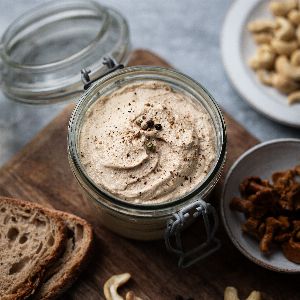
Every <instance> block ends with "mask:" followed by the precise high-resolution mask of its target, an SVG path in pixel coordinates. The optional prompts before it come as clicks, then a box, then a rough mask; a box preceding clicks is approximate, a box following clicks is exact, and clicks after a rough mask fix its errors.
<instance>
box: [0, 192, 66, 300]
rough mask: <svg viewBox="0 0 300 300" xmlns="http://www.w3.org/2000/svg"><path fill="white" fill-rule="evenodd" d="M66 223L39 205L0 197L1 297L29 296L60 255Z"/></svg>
mask: <svg viewBox="0 0 300 300" xmlns="http://www.w3.org/2000/svg"><path fill="white" fill-rule="evenodd" d="M64 242H65V225H64V223H63V222H62V220H61V218H60V217H59V216H58V215H57V213H55V212H53V211H52V210H49V209H45V208H43V207H42V206H40V205H37V204H34V203H31V202H25V201H21V200H16V199H11V198H6V197H0V299H1V300H19V299H22V300H23V299H26V298H28V297H29V296H30V295H31V294H32V293H33V292H34V291H35V290H36V288H37V286H38V285H39V284H40V282H41V281H42V279H43V277H44V275H45V272H46V268H47V267H49V265H51V264H52V263H53V262H54V261H55V260H56V259H57V258H58V257H59V256H60V254H61V251H62V250H63V247H64Z"/></svg>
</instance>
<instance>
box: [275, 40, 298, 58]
mask: <svg viewBox="0 0 300 300" xmlns="http://www.w3.org/2000/svg"><path fill="white" fill-rule="evenodd" d="M271 45H272V47H273V48H274V50H275V51H276V52H277V53H278V54H282V55H290V54H291V53H292V52H293V51H295V50H296V49H297V48H298V43H297V42H296V41H290V42H287V41H282V40H279V39H273V40H272V42H271Z"/></svg>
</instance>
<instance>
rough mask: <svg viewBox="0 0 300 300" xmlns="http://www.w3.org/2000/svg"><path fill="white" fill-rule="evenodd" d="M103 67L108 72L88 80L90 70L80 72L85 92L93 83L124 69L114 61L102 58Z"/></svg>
mask: <svg viewBox="0 0 300 300" xmlns="http://www.w3.org/2000/svg"><path fill="white" fill-rule="evenodd" d="M103 65H105V66H107V68H108V71H107V72H105V73H104V74H101V75H100V76H98V77H96V78H94V79H91V78H90V75H89V74H90V73H91V70H86V69H82V70H81V80H82V82H83V84H84V89H85V90H87V89H88V88H89V87H90V86H91V85H92V84H93V83H94V82H95V81H97V80H99V79H101V78H102V77H104V76H106V75H108V74H110V73H112V72H114V71H116V70H118V69H123V68H124V65H122V64H117V63H116V61H115V60H114V59H113V58H111V57H103Z"/></svg>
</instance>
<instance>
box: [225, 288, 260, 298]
mask: <svg viewBox="0 0 300 300" xmlns="http://www.w3.org/2000/svg"><path fill="white" fill-rule="evenodd" d="M224 300H240V298H239V296H238V291H237V289H236V288H234V287H232V286H228V287H227V288H226V289H225V292H224ZM246 300H262V297H261V293H260V292H258V291H252V292H251V293H250V295H249V296H248V298H247V299H246Z"/></svg>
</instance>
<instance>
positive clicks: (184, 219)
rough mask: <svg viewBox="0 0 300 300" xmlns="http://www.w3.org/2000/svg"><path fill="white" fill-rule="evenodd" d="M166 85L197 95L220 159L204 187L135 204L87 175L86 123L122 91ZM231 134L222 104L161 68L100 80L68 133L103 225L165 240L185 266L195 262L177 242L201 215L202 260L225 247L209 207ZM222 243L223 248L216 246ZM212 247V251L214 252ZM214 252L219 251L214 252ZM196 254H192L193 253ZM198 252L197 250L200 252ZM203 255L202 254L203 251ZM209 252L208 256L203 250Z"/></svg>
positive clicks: (75, 167)
mask: <svg viewBox="0 0 300 300" xmlns="http://www.w3.org/2000/svg"><path fill="white" fill-rule="evenodd" d="M147 80H148V81H149V80H155V81H161V82H164V83H167V84H168V85H170V86H171V87H172V88H173V89H175V90H179V91H182V92H183V93H186V94H189V95H191V96H192V97H193V98H194V99H196V101H199V102H200V103H201V105H202V106H203V107H204V108H205V109H206V111H207V112H208V113H209V115H210V116H211V119H212V121H213V125H214V128H215V132H216V137H215V138H216V152H217V153H216V160H215V163H214V165H213V167H212V168H211V170H210V172H209V173H208V174H207V176H206V177H205V179H204V180H203V181H202V182H201V184H200V185H199V186H197V187H196V188H195V189H193V190H192V191H190V192H189V193H188V194H187V195H184V196H183V197H180V198H178V199H173V200H172V201H168V202H165V203H157V204H156V203H155V204H134V203H129V202H126V201H123V200H122V199H119V198H116V197H115V196H113V195H111V194H109V193H108V192H107V191H105V190H104V189H102V188H101V187H99V186H97V185H96V184H95V183H94V182H93V181H92V180H91V179H90V178H89V176H88V175H87V173H86V172H85V169H84V167H83V165H82V164H81V161H80V155H79V153H80V152H79V136H80V131H81V125H82V122H83V118H84V116H85V113H86V112H87V110H88V108H89V107H90V106H91V105H92V104H93V103H94V102H95V101H97V100H98V99H99V97H101V96H103V95H107V94H110V93H111V92H112V91H115V90H117V89H120V88H122V87H123V86H125V85H128V84H131V83H133V82H136V81H147ZM225 153H226V130H225V123H224V120H223V117H222V114H221V111H220V109H219V108H218V106H217V104H216V102H215V101H214V99H213V98H212V96H211V95H210V94H209V93H208V92H207V91H206V90H205V89H204V88H203V87H202V86H201V85H200V84H199V83H197V82H195V81H194V80H192V79H191V78H189V77H187V76H185V75H184V74H182V73H179V72H177V71H174V70H171V69H166V68H161V67H148V66H137V67H128V68H125V69H121V70H116V71H114V72H111V73H110V74H108V75H106V76H104V77H102V78H100V79H99V80H98V81H96V82H94V84H93V85H92V86H91V87H90V88H89V89H88V90H87V92H86V93H85V94H84V95H82V96H81V98H80V101H79V102H78V104H77V106H76V108H75V109H74V111H73V114H72V116H71V119H70V123H69V129H68V154H69V161H70V165H71V168H72V171H73V173H74V175H75V177H76V178H77V180H78V182H79V184H80V186H81V188H82V190H83V192H84V195H85V196H86V197H87V199H88V200H89V202H90V203H91V204H92V205H94V207H95V209H96V210H97V213H98V215H99V221H100V222H101V223H103V224H104V225H105V226H106V227H107V228H109V229H110V230H112V231H114V232H116V233H118V234H120V235H122V236H125V237H127V238H132V239H138V240H155V239H161V238H163V237H164V236H165V240H166V245H167V247H168V248H169V250H172V251H174V252H177V254H180V257H181V262H180V264H181V265H188V264H190V263H192V261H191V260H190V259H188V261H185V258H187V253H184V252H183V249H180V248H182V246H181V245H180V244H181V243H180V241H179V240H178V239H176V240H177V242H176V245H175V247H174V246H172V243H171V241H170V239H171V237H172V236H173V235H174V234H175V235H180V233H181V232H182V229H183V228H185V227H186V226H188V225H189V224H190V223H191V222H193V220H194V219H195V218H197V217H199V216H202V217H203V219H204V223H205V227H206V231H207V241H206V244H205V245H200V246H199V247H198V250H199V249H200V250H203V247H204V248H205V251H204V252H205V253H202V254H201V255H200V254H199V255H198V257H197V258H196V260H198V259H199V258H200V257H201V258H202V257H203V256H205V255H206V254H207V253H208V252H211V251H212V249H211V247H210V246H211V245H210V244H212V243H213V242H214V243H215V245H214V246H212V247H213V248H214V249H215V248H217V247H218V246H219V244H218V243H217V241H216V239H215V238H214V237H213V235H214V232H215V230H216V226H217V219H216V218H217V217H216V214H215V211H214V209H213V208H212V206H211V205H209V204H207V203H206V202H204V201H203V200H204V199H207V196H208V195H209V193H210V191H211V190H212V189H213V187H214V186H215V185H216V183H217V181H218V179H219V177H220V174H221V171H222V166H223V164H224V161H225ZM216 244H217V245H216ZM209 248H210V249H209ZM214 249H213V250H214ZM194 250H195V249H193V250H192V251H191V252H193V251H194ZM196 250H197V249H196ZM200 250H199V251H200ZM202 252H203V251H202Z"/></svg>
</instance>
